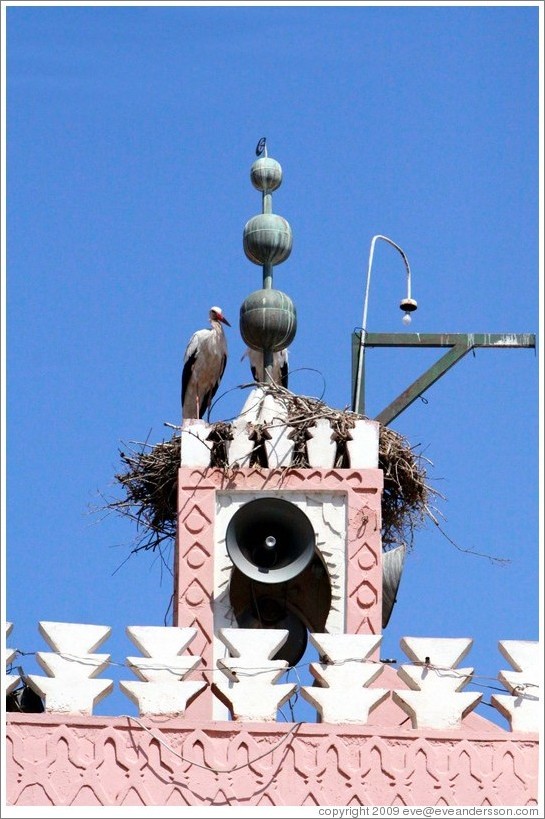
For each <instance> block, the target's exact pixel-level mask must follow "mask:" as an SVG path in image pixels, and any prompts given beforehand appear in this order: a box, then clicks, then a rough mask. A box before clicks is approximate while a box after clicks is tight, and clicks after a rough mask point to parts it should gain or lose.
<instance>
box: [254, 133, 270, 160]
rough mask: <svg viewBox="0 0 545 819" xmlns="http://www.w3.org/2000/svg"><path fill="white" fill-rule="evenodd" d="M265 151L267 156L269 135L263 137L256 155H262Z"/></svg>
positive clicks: (258, 144)
mask: <svg viewBox="0 0 545 819" xmlns="http://www.w3.org/2000/svg"><path fill="white" fill-rule="evenodd" d="M263 151H265V156H267V137H261V139H260V140H259V142H258V143H257V145H256V149H255V155H256V156H261V154H262V153H263Z"/></svg>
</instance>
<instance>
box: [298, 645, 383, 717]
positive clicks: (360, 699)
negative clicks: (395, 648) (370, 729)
mask: <svg viewBox="0 0 545 819" xmlns="http://www.w3.org/2000/svg"><path fill="white" fill-rule="evenodd" d="M309 639H310V641H311V642H312V644H313V645H314V646H315V647H316V648H317V650H318V653H319V655H320V657H322V658H323V661H322V662H320V663H311V664H310V671H311V673H312V675H313V677H314V678H315V679H316V680H317V681H318V682H319V684H320V685H321V686H323V687H322V688H318V687H316V686H303V688H302V689H301V693H302V695H303V697H304V698H305V699H306V700H307V701H308V702H310V703H311V704H312V705H314V706H315V707H316V709H317V710H318V713H319V715H320V717H321V720H322V722H332V723H359V724H365V723H367V720H368V718H369V714H370V712H371V711H373V710H374V709H375V708H376V707H377V706H378V705H380V703H381V702H383V701H384V700H385V699H386V698H387V697H388V696H389V694H390V692H389V690H388V689H386V688H368V687H367V686H369V685H371V683H373V682H374V681H375V680H376V679H377V678H378V677H379V676H380V674H382V671H383V666H382V665H380V663H379V662H378V661H377V662H374V661H372V660H371V659H370V657H371V655H372V654H373V653H374V652H375V651H376V649H377V648H378V646H379V645H380V642H381V640H382V637H381V636H378V637H377V636H376V635H374V634H310V635H309Z"/></svg>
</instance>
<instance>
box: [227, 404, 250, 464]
mask: <svg viewBox="0 0 545 819" xmlns="http://www.w3.org/2000/svg"><path fill="white" fill-rule="evenodd" d="M252 434H253V427H252V424H251V422H250V421H248V420H247V419H246V417H245V416H244V415H241V416H239V417H238V418H236V419H235V420H234V421H233V423H232V424H231V435H232V436H233V438H232V440H231V441H228V443H227V460H228V463H229V466H238V467H240V468H241V469H243V468H245V467H248V466H249V465H250V459H251V457H252V452H253V451H254V444H255V441H254V440H253V438H252V437H251V436H252Z"/></svg>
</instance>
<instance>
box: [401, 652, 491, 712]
mask: <svg viewBox="0 0 545 819" xmlns="http://www.w3.org/2000/svg"><path fill="white" fill-rule="evenodd" d="M400 644H401V647H402V648H403V650H404V652H405V653H406V654H407V656H408V657H410V658H411V660H413V662H414V663H415V665H403V666H401V668H400V669H399V671H398V676H399V677H400V678H401V679H402V680H403V682H405V683H406V684H407V685H408V686H409V688H410V689H413V690H410V691H402V690H398V691H393V692H392V696H393V699H394V701H395V702H396V703H397V704H398V705H399V706H400V707H401V708H402V709H403V710H404V711H405V713H406V714H408V715H409V716H410V718H411V723H412V727H413V728H459V727H460V726H461V722H462V719H463V718H464V717H465V716H466V714H469V713H470V711H472V710H473V709H474V708H475V707H476V706H477V705H478V703H479V701H480V700H481V698H482V694H480V693H476V694H474V693H459V692H460V690H461V689H462V688H464V687H465V686H466V685H467V683H468V682H470V680H471V677H472V675H473V669H472V668H455V666H456V665H457V663H458V662H459V661H460V660H461V659H462V658H463V657H465V656H466V654H467V653H468V651H469V650H470V648H471V646H472V644H473V640H471V639H469V638H465V637H464V638H460V639H449V638H432V637H405V638H403V639H402V640H401V641H400Z"/></svg>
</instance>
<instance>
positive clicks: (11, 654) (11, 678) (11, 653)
mask: <svg viewBox="0 0 545 819" xmlns="http://www.w3.org/2000/svg"><path fill="white" fill-rule="evenodd" d="M12 629H13V623H6V637H9V635H10V634H11V630H12ZM16 656H17V650H16V649H15V648H6V665H10V664H11V661H12V660H13V659H14V658H15V657H16ZM19 680H20V677H19V675H18V674H5V675H4V695H6V694H9V693H10V692H11V691H13V689H14V688H17V686H18V684H19Z"/></svg>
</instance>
